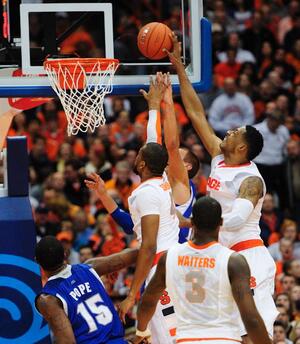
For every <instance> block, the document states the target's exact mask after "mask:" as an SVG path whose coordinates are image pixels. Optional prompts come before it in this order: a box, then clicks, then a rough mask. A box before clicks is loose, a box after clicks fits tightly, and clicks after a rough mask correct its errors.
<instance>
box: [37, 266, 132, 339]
mask: <svg viewBox="0 0 300 344" xmlns="http://www.w3.org/2000/svg"><path fill="white" fill-rule="evenodd" d="M42 293H45V294H50V295H53V296H56V297H57V298H58V299H60V300H61V302H62V304H63V307H64V310H65V313H66V314H67V316H68V318H69V320H70V322H71V325H72V328H73V332H74V335H75V338H76V343H89V344H101V343H109V344H123V343H126V342H125V341H124V339H123V337H124V330H123V326H122V324H121V321H120V319H119V316H118V314H117V312H116V311H115V309H114V306H113V303H112V302H111V300H110V298H109V296H108V295H107V293H106V291H105V288H104V286H103V284H102V281H101V279H100V277H99V276H98V275H97V273H96V271H95V270H93V269H92V268H90V267H89V266H87V265H84V264H78V265H73V266H71V265H67V267H66V268H65V269H64V270H62V271H61V272H60V273H58V274H57V275H55V276H52V277H50V278H49V280H48V282H47V283H46V285H45V286H44V288H43V290H42Z"/></svg>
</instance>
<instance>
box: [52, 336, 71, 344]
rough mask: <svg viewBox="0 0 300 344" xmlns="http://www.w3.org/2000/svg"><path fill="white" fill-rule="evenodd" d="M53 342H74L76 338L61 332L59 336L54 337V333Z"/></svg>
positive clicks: (56, 343) (58, 343) (65, 343)
mask: <svg viewBox="0 0 300 344" xmlns="http://www.w3.org/2000/svg"><path fill="white" fill-rule="evenodd" d="M53 344H76V340H75V339H74V337H73V338H72V337H69V336H66V335H65V334H62V335H60V336H59V337H56V336H55V335H54V338H53Z"/></svg>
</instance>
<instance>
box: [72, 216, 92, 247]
mask: <svg viewBox="0 0 300 344" xmlns="http://www.w3.org/2000/svg"><path fill="white" fill-rule="evenodd" d="M73 226H74V232H75V241H74V245H73V246H74V249H75V250H76V251H79V248H80V247H81V246H83V245H87V244H88V242H89V238H90V236H91V235H92V233H93V228H91V227H89V225H88V218H87V215H86V213H85V212H84V211H82V210H79V211H78V212H77V214H75V216H74V220H73Z"/></svg>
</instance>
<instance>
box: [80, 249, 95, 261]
mask: <svg viewBox="0 0 300 344" xmlns="http://www.w3.org/2000/svg"><path fill="white" fill-rule="evenodd" d="M93 257H94V254H93V250H92V248H91V247H90V246H89V245H83V246H80V248H79V261H80V264H83V263H84V262H86V261H87V260H88V259H91V258H93Z"/></svg>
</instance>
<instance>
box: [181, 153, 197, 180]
mask: <svg viewBox="0 0 300 344" xmlns="http://www.w3.org/2000/svg"><path fill="white" fill-rule="evenodd" d="M183 149H184V150H185V151H186V152H187V153H186V155H185V157H184V159H183V160H184V161H185V162H187V163H189V164H191V165H192V168H191V169H190V170H189V171H188V175H189V179H192V178H194V177H195V175H196V174H197V173H198V171H199V168H200V162H199V159H198V158H197V156H196V154H194V153H193V152H192V151H191V150H190V149H188V148H183Z"/></svg>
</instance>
